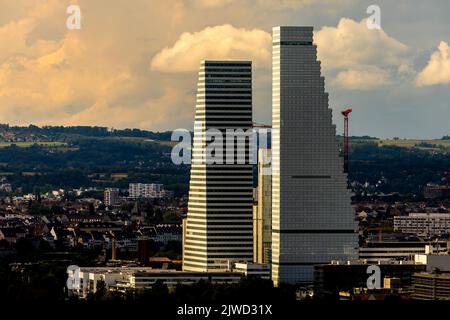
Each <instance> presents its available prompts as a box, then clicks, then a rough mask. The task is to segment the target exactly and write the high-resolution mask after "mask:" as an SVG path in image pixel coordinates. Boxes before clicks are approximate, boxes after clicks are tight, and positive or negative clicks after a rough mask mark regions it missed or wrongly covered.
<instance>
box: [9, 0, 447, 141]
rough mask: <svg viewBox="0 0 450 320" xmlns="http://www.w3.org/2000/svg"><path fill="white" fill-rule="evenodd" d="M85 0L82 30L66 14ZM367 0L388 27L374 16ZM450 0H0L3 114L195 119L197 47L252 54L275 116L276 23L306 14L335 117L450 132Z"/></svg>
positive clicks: (33, 118)
mask: <svg viewBox="0 0 450 320" xmlns="http://www.w3.org/2000/svg"><path fill="white" fill-rule="evenodd" d="M70 4H78V5H79V6H80V8H81V11H82V21H81V30H68V29H67V28H66V19H67V16H68V15H67V13H66V8H67V7H68V5H70ZM370 4H377V5H379V6H380V8H381V26H382V30H369V29H367V27H366V23H365V20H364V19H366V18H367V16H368V14H367V13H366V9H367V7H368V6H369V5H370ZM449 13H450V1H448V0H429V1H421V0H397V1H392V0H371V1H363V0H334V1H331V0H164V1H163V0H161V1H157V0H114V1H112V0H78V1H77V0H1V1H0V122H1V123H11V124H20V125H27V124H30V123H33V124H38V125H45V124H51V125H59V124H63V125H78V124H82V125H101V126H108V127H115V128H125V127H138V128H143V129H149V130H171V129H174V128H181V127H183V128H189V129H190V128H192V124H193V112H194V104H195V89H196V81H197V69H198V67H199V62H200V60H202V59H251V60H253V63H254V110H255V120H256V121H257V122H264V123H267V122H270V121H271V120H270V114H271V102H270V101H271V93H270V90H271V70H270V68H271V47H270V45H271V29H272V26H275V25H312V26H314V28H315V42H316V44H317V45H318V50H319V58H320V60H321V61H322V66H323V73H324V75H325V76H326V85H327V91H328V92H329V93H330V106H331V107H332V108H333V109H334V122H335V123H336V124H337V128H338V132H341V131H342V125H341V120H342V119H341V117H340V116H339V111H340V110H342V109H343V108H344V107H346V106H350V107H352V108H353V109H354V113H353V114H352V119H351V133H352V134H355V135H363V134H368V135H374V136H379V137H393V136H400V137H421V138H432V137H441V136H442V135H444V134H450V121H449V119H450V49H449V45H450V22H449V17H448V15H449Z"/></svg>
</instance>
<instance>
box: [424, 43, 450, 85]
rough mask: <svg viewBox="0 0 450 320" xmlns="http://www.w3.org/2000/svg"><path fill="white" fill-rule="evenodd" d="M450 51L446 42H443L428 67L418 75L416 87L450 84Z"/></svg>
mask: <svg viewBox="0 0 450 320" xmlns="http://www.w3.org/2000/svg"><path fill="white" fill-rule="evenodd" d="M449 53H450V49H449V45H448V43H447V42H445V41H441V43H439V46H438V50H437V51H435V52H434V53H433V54H432V55H431V57H430V60H429V61H428V64H427V66H426V67H425V68H424V69H423V70H422V71H421V72H420V73H419V74H418V75H417V77H416V85H417V86H419V87H421V86H432V85H436V84H450V54H449Z"/></svg>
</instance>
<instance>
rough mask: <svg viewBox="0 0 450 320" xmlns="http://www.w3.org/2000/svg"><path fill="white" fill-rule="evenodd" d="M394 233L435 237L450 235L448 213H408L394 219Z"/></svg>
mask: <svg viewBox="0 0 450 320" xmlns="http://www.w3.org/2000/svg"><path fill="white" fill-rule="evenodd" d="M394 231H399V232H403V233H415V234H417V235H420V236H435V235H441V234H445V233H450V213H410V214H409V215H408V216H395V217H394Z"/></svg>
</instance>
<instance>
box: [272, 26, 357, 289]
mask: <svg viewBox="0 0 450 320" xmlns="http://www.w3.org/2000/svg"><path fill="white" fill-rule="evenodd" d="M272 59H273V66H272V68H273V70H272V72H273V74H272V122H273V123H272V125H273V131H272V134H273V136H272V279H273V281H274V283H275V284H276V285H278V284H279V283H282V282H286V283H295V284H300V283H311V282H312V281H313V271H314V265H315V264H323V263H329V262H330V261H331V260H334V259H339V260H347V259H354V258H356V257H357V246H358V241H357V240H358V238H357V233H356V229H357V224H356V221H355V219H354V210H353V208H352V206H351V191H350V190H349V189H348V188H347V175H346V174H345V173H344V171H343V159H342V157H340V156H339V148H338V143H337V140H336V128H335V126H334V125H333V123H332V111H331V109H330V108H329V107H328V94H327V93H326V92H325V88H324V87H325V83H324V78H323V77H322V76H321V66H320V61H318V60H317V48H316V46H315V45H314V44H313V28H312V27H275V28H274V29H273V54H272Z"/></svg>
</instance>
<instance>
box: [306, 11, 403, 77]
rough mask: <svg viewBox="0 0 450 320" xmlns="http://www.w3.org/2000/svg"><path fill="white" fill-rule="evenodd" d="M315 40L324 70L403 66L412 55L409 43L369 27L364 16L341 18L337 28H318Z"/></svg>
mask: <svg viewBox="0 0 450 320" xmlns="http://www.w3.org/2000/svg"><path fill="white" fill-rule="evenodd" d="M314 40H315V41H314V42H315V43H316V44H317V46H318V58H319V60H321V61H322V62H323V67H324V68H325V69H339V68H352V67H360V66H363V65H373V66H400V65H401V64H402V63H404V62H405V60H407V59H408V57H409V55H410V52H409V49H408V47H407V46H406V45H404V44H403V43H401V42H400V41H398V40H396V39H394V38H392V37H390V36H389V35H387V34H386V33H385V32H384V31H383V30H369V29H368V28H367V26H366V20H365V19H363V20H362V21H360V22H357V21H354V20H352V19H349V18H342V19H341V20H340V21H339V23H338V25H337V26H336V27H323V28H322V29H320V30H319V31H317V32H316V33H315V36H314Z"/></svg>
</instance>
